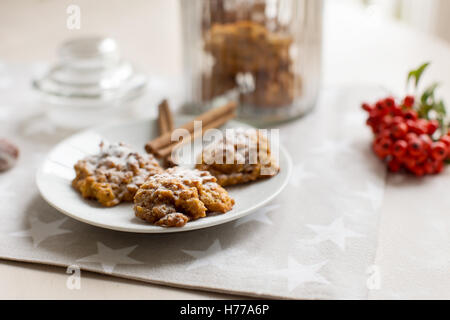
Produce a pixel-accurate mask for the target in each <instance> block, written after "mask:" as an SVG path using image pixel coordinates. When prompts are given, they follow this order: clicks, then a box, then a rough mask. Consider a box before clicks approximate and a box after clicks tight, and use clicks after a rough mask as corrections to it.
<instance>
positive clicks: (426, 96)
mask: <svg viewBox="0 0 450 320" xmlns="http://www.w3.org/2000/svg"><path fill="white" fill-rule="evenodd" d="M438 87H439V83H433V84H432V85H431V86H429V87H428V88H427V89H426V90H425V91H424V92H423V94H422V97H421V98H420V101H421V102H422V104H434V92H435V91H436V89H437V88H438ZM430 99H431V100H432V101H431V102H430Z"/></svg>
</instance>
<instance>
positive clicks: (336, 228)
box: [306, 217, 363, 251]
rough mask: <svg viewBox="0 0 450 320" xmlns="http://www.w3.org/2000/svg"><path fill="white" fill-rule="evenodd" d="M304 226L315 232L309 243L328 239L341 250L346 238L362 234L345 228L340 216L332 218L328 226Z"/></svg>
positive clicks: (358, 236) (359, 236) (343, 247)
mask: <svg viewBox="0 0 450 320" xmlns="http://www.w3.org/2000/svg"><path fill="white" fill-rule="evenodd" d="M306 226H307V227H308V228H310V229H312V230H313V231H314V232H315V233H316V236H315V238H313V239H311V240H309V242H310V243H319V242H322V241H327V240H329V241H331V242H333V243H334V244H335V245H337V246H338V247H339V248H340V249H341V250H343V251H345V242H346V238H361V237H363V235H361V234H359V233H357V232H354V231H352V230H350V229H347V228H346V227H345V225H344V219H343V218H342V217H341V218H338V219H336V220H334V221H333V222H332V223H331V224H330V225H328V226H323V225H312V224H308V225H306Z"/></svg>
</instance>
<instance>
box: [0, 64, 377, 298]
mask: <svg viewBox="0 0 450 320" xmlns="http://www.w3.org/2000/svg"><path fill="white" fill-rule="evenodd" d="M29 80H30V71H29V70H26V71H22V72H18V71H15V70H8V68H7V66H3V67H2V69H0V86H1V87H0V136H3V137H7V138H10V139H11V140H13V141H14V142H15V143H17V144H18V145H19V146H20V149H21V157H20V160H19V163H18V164H17V166H16V167H15V168H14V169H13V170H11V171H8V172H6V173H4V174H1V175H0V202H1V209H0V212H1V214H0V221H1V223H0V240H1V243H2V246H0V257H1V258H3V259H12V260H20V261H28V262H36V263H43V264H52V265H58V266H69V265H77V266H80V267H81V269H83V270H90V271H94V272H99V273H105V274H110V275H112V276H117V277H124V278H130V279H135V280H141V281H146V282H152V283H158V284H167V285H171V286H178V287H185V288H197V289H204V290H211V291H219V292H229V293H235V294H242V295H249V296H257V297H266V298H295V299H320V298H325V299H335V298H340V299H344V298H349V299H358V298H366V297H367V294H368V288H367V285H366V283H367V280H368V274H367V270H368V269H369V268H370V267H371V266H372V264H373V262H374V256H375V250H376V239H377V226H378V220H379V209H380V206H381V204H382V199H383V192H384V185H385V169H384V167H383V166H382V165H381V164H380V163H379V162H378V161H377V160H376V159H375V157H373V156H372V154H371V152H370V140H371V137H370V132H369V131H368V130H367V129H366V128H365V127H364V113H363V112H362V111H360V109H359V103H360V102H361V100H362V99H370V98H371V97H376V96H378V95H380V94H381V93H382V91H381V90H379V89H377V88H334V89H333V88H331V89H324V90H323V92H322V94H321V97H320V100H319V102H318V105H317V107H316V109H315V110H314V112H312V113H311V114H309V115H308V116H305V117H304V118H302V119H300V120H297V121H294V122H290V123H287V124H284V125H281V126H280V127H279V128H280V137H281V139H282V144H283V145H284V146H286V148H287V149H288V150H289V152H290V153H291V156H292V158H293V161H294V169H293V173H292V176H291V179H290V183H289V185H288V187H287V188H286V189H285V190H284V191H283V192H282V193H281V194H280V196H278V197H277V198H276V199H275V200H274V201H272V202H271V203H270V204H268V205H267V206H266V207H264V208H262V209H260V210H259V211H257V212H255V213H253V214H251V215H248V216H246V217H244V218H241V219H239V220H236V221H233V222H229V223H226V224H224V225H220V226H215V227H211V228H208V229H203V230H196V231H191V232H183V233H176V234H159V235H158V234H132V233H123V232H118V231H111V230H106V229H101V228H98V227H94V226H90V225H87V224H84V223H81V222H78V221H75V220H73V219H71V218H67V217H66V216H64V215H63V214H61V213H59V212H58V211H56V210H55V209H53V208H51V207H50V206H49V205H48V204H47V203H46V202H45V201H44V200H43V199H42V198H41V197H40V196H39V194H38V191H37V188H36V186H35V181H34V175H35V172H36V169H37V167H38V166H39V164H40V162H41V161H42V159H43V158H44V156H45V154H46V153H47V152H48V151H49V150H50V149H51V147H52V146H53V145H54V144H55V143H56V142H58V141H60V140H61V139H63V138H64V137H65V136H67V135H68V134H69V132H61V130H59V129H57V128H55V127H54V126H53V125H51V123H49V122H48V121H47V120H46V118H45V117H44V116H43V115H41V113H40V110H41V109H40V108H39V107H38V106H36V99H35V97H34V96H33V95H32V94H31V93H30V92H29ZM12 88H14V89H12ZM18 110H20V112H18ZM281 169H282V168H281Z"/></svg>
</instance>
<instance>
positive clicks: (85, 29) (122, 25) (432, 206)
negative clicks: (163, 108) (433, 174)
mask: <svg viewBox="0 0 450 320" xmlns="http://www.w3.org/2000/svg"><path fill="white" fill-rule="evenodd" d="M77 3H78V4H79V5H80V7H81V14H82V15H81V19H82V20H81V21H82V22H81V23H82V24H81V29H80V30H77V31H73V30H72V31H71V30H67V29H66V27H65V19H66V17H67V15H66V8H67V6H68V5H69V4H70V2H69V1H56V0H51V1H46V2H42V1H37V0H27V1H20V2H17V1H9V0H7V1H2V2H1V3H0V21H2V22H1V28H0V39H2V41H1V42H0V61H2V62H6V63H8V62H18V63H31V62H36V61H48V60H51V59H53V58H54V50H55V47H56V46H57V44H58V43H60V42H61V41H62V40H64V39H66V38H68V37H73V36H80V35H85V34H90V33H95V34H108V35H112V36H114V37H115V38H117V39H118V41H119V43H120V44H121V47H122V49H123V51H124V53H126V54H125V55H126V56H127V57H128V58H130V59H132V60H133V61H136V62H137V63H138V64H140V65H141V66H142V67H143V68H144V70H145V71H147V72H149V73H153V74H161V75H167V76H178V75H180V73H181V65H182V64H181V58H182V57H181V41H180V39H181V34H180V28H179V13H178V6H177V1H176V0H170V1H158V0H152V1H143V0H135V1H134V2H133V6H129V4H128V3H127V2H113V3H111V2H107V1H106V0H101V1H96V2H95V3H93V2H89V1H87V0H82V1H78V2H77ZM124 12H126V16H127V17H128V16H129V17H133V19H132V20H131V19H121V16H122V14H123V13H124ZM162 12H164V14H161V13H162ZM43 17H45V18H43ZM161 26H164V27H161ZM130 34H133V37H130V36H129V35H130ZM30 48H32V50H30ZM323 52H324V53H323V86H324V87H330V86H355V85H356V86H359V85H382V86H384V87H385V88H388V89H389V90H392V91H393V92H394V93H402V92H403V90H404V88H405V85H404V83H405V74H406V72H407V71H408V70H409V69H410V68H411V67H414V66H416V65H419V64H420V63H422V62H424V61H432V62H433V66H434V68H431V69H430V71H429V73H428V74H427V75H426V77H425V81H431V80H435V81H439V82H441V83H442V90H441V91H440V93H441V94H442V96H443V97H444V98H445V99H446V100H447V101H450V59H449V58H450V46H449V45H448V44H447V43H445V42H443V41H440V40H439V39H437V38H433V37H432V36H430V35H427V34H422V33H419V32H417V31H414V30H413V29H411V28H410V27H408V26H406V25H402V24H400V23H397V22H393V21H386V20H383V19H381V18H379V17H376V16H373V15H371V14H370V12H364V11H362V10H361V9H360V8H356V7H348V6H344V5H342V4H341V3H340V2H339V1H333V2H331V1H329V4H328V6H327V7H326V13H325V29H324V51H323ZM433 179H434V180H433V181H432V182H430V181H431V180H427V182H424V183H426V184H429V186H427V188H428V189H427V192H426V194H425V195H424V194H422V193H419V191H420V190H418V189H414V188H415V187H417V186H413V187H410V186H409V185H408V187H399V182H398V181H397V179H396V178H395V177H390V178H388V181H387V188H386V193H385V199H384V204H383V208H382V212H381V222H380V226H379V240H378V249H377V256H376V260H375V262H374V266H375V267H376V270H378V271H379V272H380V273H381V286H380V287H379V288H377V289H376V290H371V291H370V292H369V298H372V299H380V298H381V299H398V298H400V299H404V298H426V299H428V298H430V299H431V298H438V299H442V298H447V299H450V278H449V277H448V270H449V267H450V250H448V244H449V243H450V241H449V234H450V215H448V213H447V212H446V210H443V208H442V206H441V205H440V203H441V201H440V197H442V190H443V186H444V187H445V185H446V184H448V181H450V180H449V179H450V177H449V174H448V172H446V173H445V174H443V175H442V176H440V177H438V178H433ZM422 187H423V186H422ZM414 192H415V193H414ZM436 231H437V232H436ZM442 243H444V244H445V245H444V246H442ZM430 261H432V262H433V263H430ZM368 276H369V275H368ZM67 278H68V275H67V274H66V270H65V269H63V268H56V267H50V266H43V265H33V264H25V263H20V262H12V261H1V262H0V288H2V289H1V290H0V298H3V299H15V298H43V299H46V298H56V299H65V298H68V299H69V298H73V299H81V298H82V299H90V298H95V299H104V298H106V299H197V298H198V299H215V298H220V299H228V298H237V297H235V296H230V295H226V294H218V293H209V292H201V291H195V290H184V289H178V288H169V287H163V286H157V285H152V284H145V283H141V282H136V281H130V280H122V279H118V278H113V277H108V276H103V275H98V274H93V273H88V272H83V273H82V279H81V290H69V289H67V287H66V281H67ZM43 284H45V290H43V289H42V288H43Z"/></svg>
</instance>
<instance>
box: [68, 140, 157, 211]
mask: <svg viewBox="0 0 450 320" xmlns="http://www.w3.org/2000/svg"><path fill="white" fill-rule="evenodd" d="M74 168H75V172H76V177H75V179H74V180H73V181H72V186H73V187H74V188H75V189H76V190H78V191H79V192H80V193H81V195H82V196H83V197H84V198H87V199H97V201H98V202H100V203H101V204H102V205H103V206H105V207H112V206H115V205H117V204H119V203H120V202H123V201H133V198H134V195H135V194H136V192H137V190H138V188H139V187H140V186H141V185H142V184H143V183H144V181H145V180H146V179H147V178H148V177H149V176H152V175H154V174H156V173H160V172H162V171H163V169H162V168H161V167H160V166H159V164H158V162H157V161H156V160H155V158H154V157H153V156H152V155H149V154H144V155H141V154H139V153H137V152H135V151H133V150H132V149H131V148H130V147H129V146H127V145H125V144H124V143H115V144H110V145H107V146H106V145H104V143H103V142H102V143H101V144H100V153H98V154H96V155H92V156H88V157H86V158H84V159H82V160H79V161H78V162H77V163H76V164H75V166H74Z"/></svg>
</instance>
